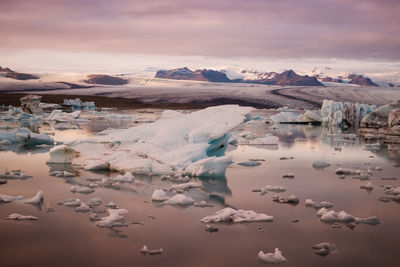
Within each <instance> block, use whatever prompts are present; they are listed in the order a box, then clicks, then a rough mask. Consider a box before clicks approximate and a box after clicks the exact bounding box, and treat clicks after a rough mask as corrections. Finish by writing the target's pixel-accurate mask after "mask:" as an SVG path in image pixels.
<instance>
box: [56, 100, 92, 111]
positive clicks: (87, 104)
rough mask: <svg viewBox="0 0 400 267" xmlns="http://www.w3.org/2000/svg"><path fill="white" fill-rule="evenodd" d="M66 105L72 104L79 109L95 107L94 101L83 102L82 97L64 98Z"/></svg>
mask: <svg viewBox="0 0 400 267" xmlns="http://www.w3.org/2000/svg"><path fill="white" fill-rule="evenodd" d="M63 105H64V106H72V107H73V108H79V109H95V108H96V106H95V104H94V102H89V101H88V102H83V101H82V100H81V99H80V98H75V99H64V103H63Z"/></svg>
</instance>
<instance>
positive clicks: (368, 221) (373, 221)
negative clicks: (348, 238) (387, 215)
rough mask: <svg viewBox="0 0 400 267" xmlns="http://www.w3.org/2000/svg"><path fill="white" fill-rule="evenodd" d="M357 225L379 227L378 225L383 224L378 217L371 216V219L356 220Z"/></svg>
mask: <svg viewBox="0 0 400 267" xmlns="http://www.w3.org/2000/svg"><path fill="white" fill-rule="evenodd" d="M356 223H364V224H369V225H377V224H380V223H381V222H380V221H379V219H378V217H376V216H371V217H367V218H356Z"/></svg>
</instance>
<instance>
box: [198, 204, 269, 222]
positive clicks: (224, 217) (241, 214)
mask: <svg viewBox="0 0 400 267" xmlns="http://www.w3.org/2000/svg"><path fill="white" fill-rule="evenodd" d="M273 220H274V217H273V216H270V215H267V214H264V213H256V212H254V211H252V210H236V209H233V208H229V207H228V208H224V209H222V210H219V211H217V212H215V214H214V215H211V216H207V217H204V218H203V219H201V222H203V223H210V222H214V223H216V222H233V223H242V222H262V221H273Z"/></svg>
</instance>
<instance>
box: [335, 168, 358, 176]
mask: <svg viewBox="0 0 400 267" xmlns="http://www.w3.org/2000/svg"><path fill="white" fill-rule="evenodd" d="M335 173H336V174H337V175H351V174H360V173H361V171H360V170H354V169H346V168H337V169H336V170H335Z"/></svg>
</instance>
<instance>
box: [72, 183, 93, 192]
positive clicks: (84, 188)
mask: <svg viewBox="0 0 400 267" xmlns="http://www.w3.org/2000/svg"><path fill="white" fill-rule="evenodd" d="M71 192H72V193H82V194H90V193H93V192H94V189H92V188H90V187H87V186H76V185H73V186H72V187H71Z"/></svg>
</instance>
